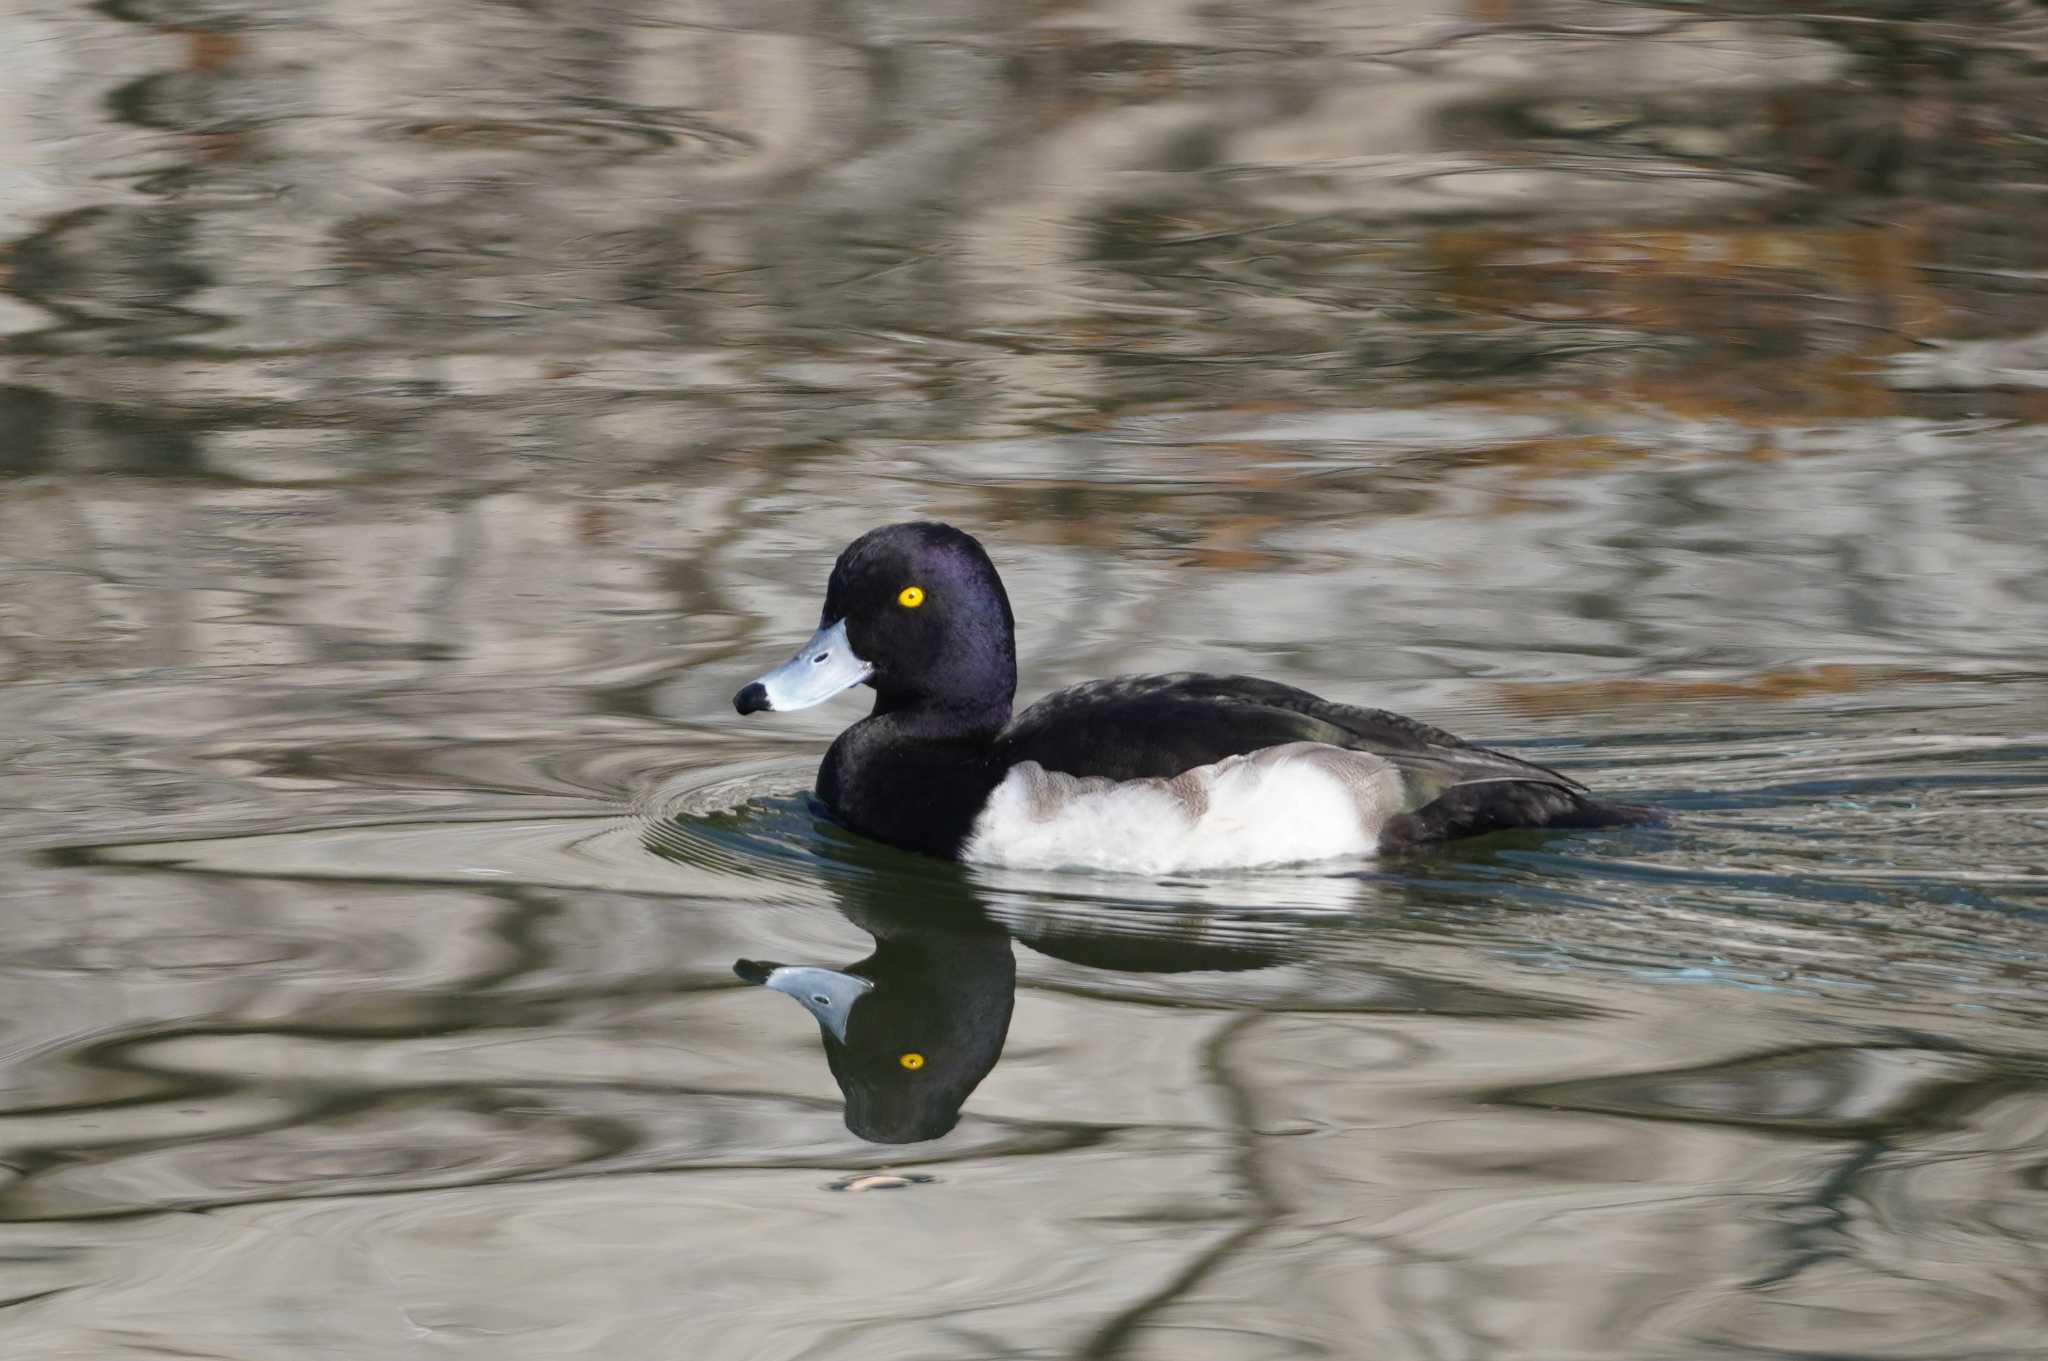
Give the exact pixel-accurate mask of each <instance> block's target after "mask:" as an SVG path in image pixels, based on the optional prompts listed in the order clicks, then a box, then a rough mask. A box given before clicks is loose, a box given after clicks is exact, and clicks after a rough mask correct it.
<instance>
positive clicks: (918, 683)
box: [733, 520, 1017, 725]
mask: <svg viewBox="0 0 2048 1361" xmlns="http://www.w3.org/2000/svg"><path fill="white" fill-rule="evenodd" d="M863 682H865V683H867V684H868V685H871V686H873V687H874V688H875V691H876V694H877V696H878V699H877V703H876V705H875V710H876V712H877V713H884V712H888V711H892V710H897V709H907V708H925V709H927V710H932V711H940V712H945V713H951V714H956V715H959V716H961V717H963V718H971V719H973V720H975V721H976V722H977V723H986V722H990V721H992V722H994V723H995V724H996V725H1001V724H1002V723H1004V722H1007V721H1008V720H1009V716H1010V701H1011V700H1012V699H1013V698H1014V697H1015V695H1016V693H1017V644H1016V636H1015V625H1014V623H1013V621H1012V619H1011V616H1010V597H1009V596H1008V595H1007V594H1005V593H1004V591H1003V582H1002V578H1001V577H999V576H997V575H996V569H995V565H994V564H993V563H991V562H990V561H989V560H988V554H987V553H985V552H983V551H982V547H981V545H980V544H979V543H976V542H975V541H974V538H973V536H972V535H969V534H964V533H962V532H961V531H959V530H957V529H955V528H953V527H952V526H951V525H942V524H937V523H934V522H932V521H929V520H918V521H912V522H908V523H905V524H898V525H885V526H883V527H882V528H880V529H875V530H870V531H868V532H867V533H866V534H863V535H861V536H860V537H859V538H858V539H855V540H854V541H853V542H852V543H851V544H849V545H847V548H846V551H845V552H843V553H841V554H840V555H839V561H838V562H837V563H835V564H834V565H833V567H832V579H831V580H830V581H829V582H828V583H827V584H826V586H825V608H824V610H823V611H822V612H821V614H820V616H819V621H818V631H817V632H816V633H814V634H812V635H811V638H810V641H809V642H807V643H805V644H804V645H803V647H802V648H801V649H799V650H798V652H797V654H796V656H794V657H792V658H791V659H790V660H789V661H787V662H784V663H783V664H782V665H781V666H778V667H776V668H775V669H774V670H773V671H770V672H768V673H767V674H766V675H764V676H762V677H761V678H760V679H759V680H756V681H754V682H753V683H752V684H750V685H748V686H747V687H746V688H745V689H743V690H741V691H740V692H739V693H738V694H737V695H735V696H733V707H734V708H736V709H738V710H739V711H740V712H741V713H743V714H750V713H754V712H757V711H759V710H762V709H767V710H771V711H776V712H780V711H783V710H788V709H807V708H809V707H810V706H811V705H813V704H818V703H822V702H823V701H825V700H827V699H830V698H831V697H832V696H834V695H836V694H838V693H839V692H840V691H842V690H847V689H850V688H852V687H853V686H856V685H859V684H861V683H863Z"/></svg>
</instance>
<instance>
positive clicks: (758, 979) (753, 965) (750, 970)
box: [732, 959, 779, 986]
mask: <svg viewBox="0 0 2048 1361" xmlns="http://www.w3.org/2000/svg"><path fill="white" fill-rule="evenodd" d="M778 967H779V966H778V965H775V964H771V963H769V962H768V961H767V960H765V959H735V960H734V961H733V962H732V971H733V973H734V975H735V976H737V977H738V979H739V980H740V982H742V983H753V984H755V985H757V986H758V985H760V984H762V983H766V982H767V981H768V975H769V974H771V973H774V972H775V970H776V969H777V968H778Z"/></svg>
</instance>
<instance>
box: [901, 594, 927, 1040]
mask: <svg viewBox="0 0 2048 1361" xmlns="http://www.w3.org/2000/svg"><path fill="white" fill-rule="evenodd" d="M896 603H897V604H899V605H901V606H902V607H903V608H904V609H906V610H914V609H916V608H917V607H918V606H919V605H922V604H924V587H922V586H905V587H904V588H903V592H902V594H900V595H898V596H897V597H896ZM904 1066H905V1067H908V1066H909V1065H908V1064H906V1065H904Z"/></svg>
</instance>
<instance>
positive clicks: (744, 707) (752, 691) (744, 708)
mask: <svg viewBox="0 0 2048 1361" xmlns="http://www.w3.org/2000/svg"><path fill="white" fill-rule="evenodd" d="M732 707H733V708H735V709H738V710H739V711H740V712H741V713H743V714H758V713H760V712H761V711H762V710H764V709H766V708H767V707H768V687H767V686H765V685H763V684H761V682H759V681H755V682H754V683H753V684H751V685H749V686H747V687H746V689H744V690H742V691H740V692H739V693H738V694H736V695H734V696H733V697H732Z"/></svg>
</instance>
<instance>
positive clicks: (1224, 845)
mask: <svg viewBox="0 0 2048 1361" xmlns="http://www.w3.org/2000/svg"><path fill="white" fill-rule="evenodd" d="M1401 799H1402V789H1401V776H1400V772H1398V771H1397V770H1395V769H1394V767H1393V766H1392V765H1391V764H1390V763H1389V762H1387V761H1386V760H1385V759H1384V758H1382V757H1379V756H1375V755H1373V754H1371V753H1370V752H1362V751H1346V750H1345V749H1343V748H1342V747H1331V746H1325V745H1323V744H1322V743H1319V742H1290V743H1288V744H1287V745H1285V746H1279V747H1268V748H1266V749H1265V750H1263V751H1255V752H1249V753H1247V754H1245V755H1242V756H1229V757H1225V758H1224V759H1223V760H1221V761H1218V762H1217V763H1216V764H1214V765H1208V766H1197V767H1196V768H1195V769H1193V770H1190V771H1188V772H1186V773H1185V774H1182V775H1177V776H1175V777H1174V778H1173V779H1171V780H1109V779H1104V778H1102V777H1100V776H1088V777H1077V776H1073V775H1061V774H1059V773H1057V772H1055V771H1049V770H1046V769H1045V768H1044V767H1042V766H1040V765H1039V764H1038V763H1037V762H1035V761H1025V762H1023V763H1021V764H1019V765H1017V766H1015V767H1013V768H1012V769H1011V771H1010V773H1009V775H1008V776H1007V777H1005V778H1004V780H1003V782H1002V783H1001V784H1000V785H997V786H996V789H995V792H994V793H993V794H991V795H990V796H989V801H988V806H987V807H985V808H983V809H982V811H981V816H980V817H978V818H977V819H975V823H974V830H973V832H972V833H971V834H970V835H969V837H968V840H967V846H966V848H965V852H964V858H965V859H968V860H972V861H978V862H981V863H983V864H992V865H1008V866H1011V867H1013V868H1017V869H1096V870H1113V871H1121V872H1124V873H1130V874H1175V873H1181V872H1186V871H1190V870H1220V869H1237V868H1244V867H1248V866H1253V865H1288V864H1296V863H1299V862H1301V861H1305V860H1327V859H1330V858H1332V857H1334V856H1356V855H1370V854H1371V853H1372V852H1373V850H1374V848H1375V847H1376V846H1377V845H1378V844H1379V833H1380V828H1381V827H1383V826H1385V825H1386V821H1387V819H1388V818H1389V817H1391V816H1393V815H1394V814H1395V813H1397V812H1399V811H1400V808H1401Z"/></svg>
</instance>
